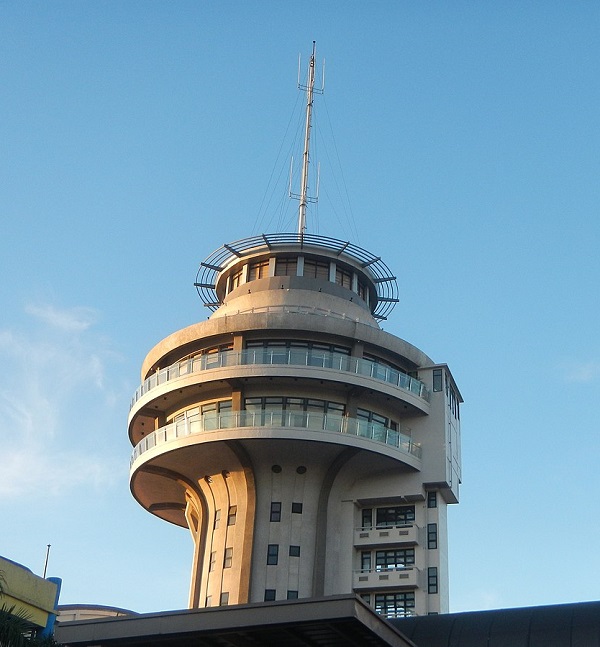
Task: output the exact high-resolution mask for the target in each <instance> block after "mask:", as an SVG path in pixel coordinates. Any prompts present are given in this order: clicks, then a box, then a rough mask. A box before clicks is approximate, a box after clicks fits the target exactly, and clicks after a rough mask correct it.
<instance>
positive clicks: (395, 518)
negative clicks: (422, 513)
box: [361, 505, 415, 528]
mask: <svg viewBox="0 0 600 647" xmlns="http://www.w3.org/2000/svg"><path fill="white" fill-rule="evenodd" d="M373 522H375V527H376V528H390V527H391V528H393V527H402V526H411V525H413V524H414V523H415V506H414V505H397V506H389V507H386V508H375V509H373V508H363V509H362V521H361V526H362V527H363V528H373Z"/></svg>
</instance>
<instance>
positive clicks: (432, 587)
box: [427, 566, 438, 593]
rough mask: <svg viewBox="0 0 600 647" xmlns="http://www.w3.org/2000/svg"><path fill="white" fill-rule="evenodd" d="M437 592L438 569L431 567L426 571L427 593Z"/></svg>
mask: <svg viewBox="0 0 600 647" xmlns="http://www.w3.org/2000/svg"><path fill="white" fill-rule="evenodd" d="M437 592H438V569H437V567H435V566H433V567H431V568H428V569H427V593H437Z"/></svg>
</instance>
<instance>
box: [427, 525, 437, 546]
mask: <svg viewBox="0 0 600 647" xmlns="http://www.w3.org/2000/svg"><path fill="white" fill-rule="evenodd" d="M437 547H438V546H437V523H428V524H427V548H429V550H435V549H436V548H437Z"/></svg>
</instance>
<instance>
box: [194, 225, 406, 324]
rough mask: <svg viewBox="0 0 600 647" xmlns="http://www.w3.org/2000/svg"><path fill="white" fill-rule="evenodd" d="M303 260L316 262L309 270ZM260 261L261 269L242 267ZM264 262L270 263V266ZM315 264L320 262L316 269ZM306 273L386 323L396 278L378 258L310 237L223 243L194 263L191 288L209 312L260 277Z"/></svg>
mask: <svg viewBox="0 0 600 647" xmlns="http://www.w3.org/2000/svg"><path fill="white" fill-rule="evenodd" d="M305 256H306V257H308V258H311V259H317V261H315V262H311V263H310V268H309V263H307V264H306V265H305V263H304V257H305ZM261 257H262V258H263V259H264V261H263V265H262V266H259V265H258V264H256V265H254V266H252V265H247V264H245V263H246V262H247V261H248V260H249V259H257V258H261ZM300 258H302V262H299V259H300ZM269 259H273V262H272V265H271V266H270V267H269V263H268V261H269ZM318 259H321V261H325V263H321V264H320V265H319V264H318ZM327 261H329V263H327ZM309 269H310V272H313V274H311V276H316V277H318V275H319V272H322V273H323V275H324V278H325V280H327V281H330V282H332V283H337V284H338V285H341V286H342V287H346V288H348V290H350V291H352V292H354V293H355V294H357V295H358V297H359V299H358V300H357V301H361V300H362V302H364V304H365V306H366V307H367V308H368V309H369V311H370V313H371V315H372V316H373V318H374V319H376V320H378V321H382V320H385V319H387V317H388V315H389V313H390V312H391V311H392V310H393V308H394V306H395V305H396V303H397V302H398V284H397V282H396V277H395V276H393V275H392V273H391V271H390V269H389V268H388V266H387V265H386V264H385V263H384V262H383V261H382V260H381V258H380V257H378V256H374V255H373V254H371V253H370V252H368V251H367V250H365V249H363V248H361V247H358V246H357V245H354V244H352V243H350V242H347V241H343V240H338V239H336V238H329V237H327V236H317V235H314V234H298V233H278V234H262V235H260V236H253V237H251V238H244V239H241V240H238V241H235V242H233V243H228V244H225V245H223V246H222V247H220V248H219V249H217V250H216V251H214V252H213V253H212V254H211V255H210V256H209V257H208V258H207V259H206V260H205V261H203V262H202V263H201V264H200V268H199V269H198V273H197V275H196V282H195V283H194V285H195V287H196V289H197V291H198V294H199V296H200V298H201V299H202V301H203V303H204V305H205V306H206V307H207V308H209V309H210V310H212V311H213V312H214V311H216V310H217V309H218V308H219V307H220V306H222V305H223V303H224V302H225V299H226V297H227V295H228V294H229V293H230V292H231V291H233V290H234V289H236V288H237V287H239V286H240V285H243V284H244V283H246V282H247V281H250V280H253V279H255V278H260V277H261V276H308V270H309ZM261 270H263V271H265V273H264V274H261ZM269 272H270V273H269Z"/></svg>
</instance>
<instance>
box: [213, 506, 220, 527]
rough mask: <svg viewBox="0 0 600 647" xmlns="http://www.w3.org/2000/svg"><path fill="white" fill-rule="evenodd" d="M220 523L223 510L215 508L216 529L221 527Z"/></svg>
mask: <svg viewBox="0 0 600 647" xmlns="http://www.w3.org/2000/svg"><path fill="white" fill-rule="evenodd" d="M220 523H221V511H220V510H215V525H214V529H215V530H216V529H217V528H218V527H219V524H220Z"/></svg>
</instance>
